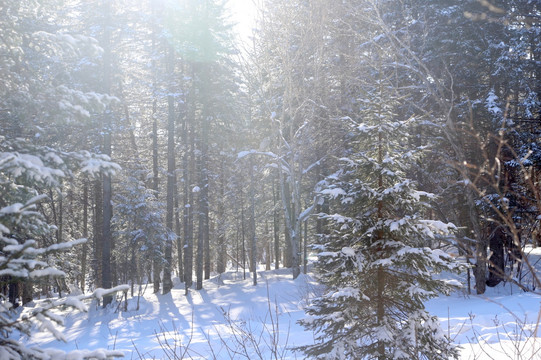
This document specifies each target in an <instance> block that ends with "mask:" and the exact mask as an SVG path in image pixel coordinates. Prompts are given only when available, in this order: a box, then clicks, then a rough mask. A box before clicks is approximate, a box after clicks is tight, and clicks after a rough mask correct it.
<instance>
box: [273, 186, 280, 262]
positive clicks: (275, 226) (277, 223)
mask: <svg viewBox="0 0 541 360" xmlns="http://www.w3.org/2000/svg"><path fill="white" fill-rule="evenodd" d="M272 200H273V206H274V210H273V212H272V215H273V216H272V220H273V233H274V259H275V264H274V268H275V269H279V268H280V212H279V211H278V202H277V194H276V189H275V182H274V181H273V182H272Z"/></svg>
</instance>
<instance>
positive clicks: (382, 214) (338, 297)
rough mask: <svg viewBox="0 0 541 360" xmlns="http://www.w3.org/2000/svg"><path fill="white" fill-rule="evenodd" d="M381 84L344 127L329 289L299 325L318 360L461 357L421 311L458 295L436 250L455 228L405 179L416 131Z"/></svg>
mask: <svg viewBox="0 0 541 360" xmlns="http://www.w3.org/2000/svg"><path fill="white" fill-rule="evenodd" d="M381 75H382V74H381V73H380V72H379V71H373V72H370V74H368V73H367V74H366V77H365V79H367V80H368V79H370V80H369V81H370V82H369V84H372V86H371V87H369V86H365V87H364V90H365V93H364V94H365V96H364V97H363V98H362V99H360V103H359V104H358V105H359V107H360V109H361V111H360V113H359V117H358V118H356V119H351V118H348V119H347V120H346V121H348V122H349V124H348V125H349V127H350V136H351V139H350V144H351V153H350V154H349V155H348V156H347V157H345V158H342V159H341V162H342V164H343V167H342V168H341V169H340V170H339V171H338V172H336V173H335V174H334V175H332V176H330V177H329V178H328V179H327V187H326V189H324V190H322V194H324V195H326V196H329V197H330V198H331V199H333V201H334V202H336V203H337V205H336V207H337V208H338V209H339V210H338V211H337V213H334V214H327V215H326V216H325V217H326V218H327V219H328V220H329V223H330V225H329V226H330V227H331V229H332V231H331V233H330V234H329V235H327V236H324V237H323V238H322V243H321V244H320V245H318V246H317V248H318V249H319V260H318V262H317V268H318V271H317V273H318V277H319V279H320V281H321V282H322V283H323V284H324V285H325V286H326V289H327V290H326V291H325V294H324V295H323V296H321V297H318V298H316V299H315V300H314V301H313V304H312V305H311V306H310V307H308V309H307V313H308V317H307V318H305V319H303V320H301V324H302V325H304V326H305V327H306V328H308V329H311V330H315V331H316V341H317V342H316V344H314V345H312V346H306V347H303V348H302V349H303V350H304V351H305V352H306V354H307V355H309V356H313V357H315V358H318V359H351V358H355V359H371V358H378V359H412V358H425V359H448V358H450V357H456V356H457V351H456V349H455V347H454V346H453V345H452V344H451V340H450V339H449V338H447V337H446V336H445V335H444V334H443V332H442V330H441V329H440V325H439V321H438V319H437V318H436V317H434V316H431V315H430V314H428V313H427V311H426V310H425V309H424V305H423V302H424V301H425V300H427V299H429V298H432V297H435V296H437V295H438V294H440V293H447V292H448V291H449V290H450V289H451V287H450V286H449V285H447V283H446V282H444V281H443V280H438V279H436V278H434V275H435V274H436V273H438V272H441V271H447V270H452V269H453V267H454V265H453V262H452V259H451V258H450V257H449V256H448V255H447V254H446V253H444V252H443V251H441V250H433V249H431V248H430V242H431V240H432V239H434V238H435V237H436V236H439V235H440V234H447V233H448V232H449V230H450V229H451V228H453V225H452V224H446V223H443V222H440V221H435V220H431V219H429V218H427V217H426V214H427V208H428V205H427V200H429V199H430V198H431V197H432V196H433V195H432V194H429V193H426V192H423V191H418V190H416V184H415V182H414V181H413V180H411V179H409V178H408V177H407V176H406V174H407V172H408V169H409V167H410V166H411V162H412V160H414V159H415V157H416V156H418V153H419V151H420V149H416V148H414V147H411V145H410V143H409V141H408V139H409V138H410V131H411V129H412V127H413V128H414V126H415V125H416V122H415V120H414V119H411V118H410V119H400V118H398V117H397V115H396V113H395V109H396V107H397V104H396V100H394V101H393V99H396V98H397V94H396V93H394V92H393V91H392V90H389V89H393V87H392V84H393V83H392V81H387V80H380V76H381Z"/></svg>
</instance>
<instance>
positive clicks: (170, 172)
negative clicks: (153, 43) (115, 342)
mask: <svg viewBox="0 0 541 360" xmlns="http://www.w3.org/2000/svg"><path fill="white" fill-rule="evenodd" d="M174 61H175V58H174V50H173V49H172V48H171V47H169V48H168V54H167V60H166V66H167V70H166V72H167V74H169V75H170V76H172V75H173V73H174V68H175V65H174ZM170 90H171V92H172V90H173V89H170ZM167 108H168V116H167V205H166V214H165V227H166V229H167V232H168V234H167V239H166V241H165V250H164V266H163V293H164V294H167V293H169V292H170V291H171V289H172V288H173V282H172V280H171V272H172V268H173V238H174V236H175V233H174V231H173V226H174V224H173V217H174V215H175V209H174V206H175V194H176V186H177V181H176V179H177V176H176V165H175V99H174V98H173V96H172V95H168V96H167Z"/></svg>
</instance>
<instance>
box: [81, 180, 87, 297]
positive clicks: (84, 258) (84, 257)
mask: <svg viewBox="0 0 541 360" xmlns="http://www.w3.org/2000/svg"><path fill="white" fill-rule="evenodd" d="M83 238H85V239H87V241H86V242H85V243H84V244H83V249H82V252H81V290H82V291H83V293H84V292H85V284H86V261H87V257H88V255H87V254H88V182H87V181H86V180H85V181H84V185H83Z"/></svg>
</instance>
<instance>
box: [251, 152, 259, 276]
mask: <svg viewBox="0 0 541 360" xmlns="http://www.w3.org/2000/svg"><path fill="white" fill-rule="evenodd" d="M250 199H251V201H250V237H251V257H252V261H251V262H250V266H251V269H250V271H251V272H252V281H253V285H254V286H256V285H257V235H256V228H255V184H254V166H253V164H252V161H250Z"/></svg>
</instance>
